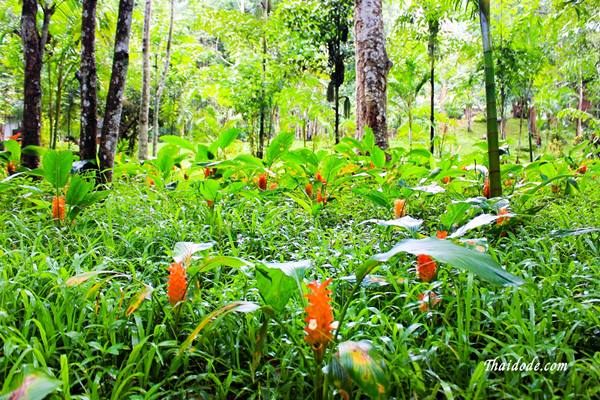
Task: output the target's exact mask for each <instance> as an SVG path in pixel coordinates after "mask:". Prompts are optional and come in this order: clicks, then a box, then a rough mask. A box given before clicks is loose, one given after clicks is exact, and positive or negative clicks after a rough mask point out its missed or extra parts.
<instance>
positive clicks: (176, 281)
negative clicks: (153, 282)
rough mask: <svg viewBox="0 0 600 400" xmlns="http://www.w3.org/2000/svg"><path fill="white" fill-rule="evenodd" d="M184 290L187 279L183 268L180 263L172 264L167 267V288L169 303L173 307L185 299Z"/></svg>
mask: <svg viewBox="0 0 600 400" xmlns="http://www.w3.org/2000/svg"><path fill="white" fill-rule="evenodd" d="M186 289H187V277H186V274H185V267H184V266H183V265H182V264H181V263H176V262H174V263H173V264H171V265H170V266H169V283H168V286H167V294H168V295H169V303H171V305H172V306H174V305H175V304H177V303H178V302H180V301H182V300H183V299H184V298H185V291H186Z"/></svg>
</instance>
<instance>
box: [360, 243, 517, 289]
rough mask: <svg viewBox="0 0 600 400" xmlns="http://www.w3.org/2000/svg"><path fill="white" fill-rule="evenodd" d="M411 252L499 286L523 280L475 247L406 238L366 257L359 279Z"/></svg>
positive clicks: (513, 284)
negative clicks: (473, 248) (375, 268)
mask: <svg viewBox="0 0 600 400" xmlns="http://www.w3.org/2000/svg"><path fill="white" fill-rule="evenodd" d="M402 252H405V253H410V254H413V255H415V256H416V255H419V254H426V255H428V256H431V257H434V258H436V259H437V260H438V261H441V262H443V263H446V264H448V265H451V266H453V267H456V268H460V269H464V270H466V271H469V272H472V273H474V274H476V275H479V277H481V278H482V279H484V280H486V281H488V282H490V283H493V284H498V285H505V286H509V285H512V286H517V285H522V284H523V283H524V281H523V280H522V279H521V278H519V277H517V276H514V275H512V274H510V273H508V272H506V271H505V270H504V269H502V267H501V266H500V265H499V264H498V263H497V262H496V261H494V260H493V259H492V258H491V257H490V256H489V255H487V254H481V253H479V252H477V251H475V250H470V249H466V248H464V247H461V246H459V245H456V244H454V243H452V241H450V240H439V239H433V238H426V239H420V240H417V239H406V240H403V241H401V242H400V243H398V244H397V245H396V246H394V247H393V248H392V249H391V250H390V251H388V252H386V253H381V254H376V255H374V256H373V257H371V258H370V259H369V260H367V261H366V262H365V263H364V264H363V265H362V266H361V267H360V268H359V271H358V273H357V277H358V278H359V279H362V278H364V276H365V275H367V274H368V273H369V272H370V271H371V270H372V269H373V268H374V267H375V266H377V265H378V264H380V263H384V262H387V261H389V260H390V259H391V258H392V257H394V256H396V255H397V254H399V253H402Z"/></svg>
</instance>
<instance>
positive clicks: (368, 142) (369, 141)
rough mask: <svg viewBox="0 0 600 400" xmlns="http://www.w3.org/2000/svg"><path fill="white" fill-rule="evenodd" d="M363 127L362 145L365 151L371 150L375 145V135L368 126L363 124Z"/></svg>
mask: <svg viewBox="0 0 600 400" xmlns="http://www.w3.org/2000/svg"><path fill="white" fill-rule="evenodd" d="M363 129H364V136H363V140H362V147H363V149H364V150H365V151H371V150H372V149H373V147H375V135H373V130H372V129H371V128H369V127H368V126H365V127H364V128H363Z"/></svg>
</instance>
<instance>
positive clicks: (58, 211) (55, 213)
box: [52, 196, 66, 221]
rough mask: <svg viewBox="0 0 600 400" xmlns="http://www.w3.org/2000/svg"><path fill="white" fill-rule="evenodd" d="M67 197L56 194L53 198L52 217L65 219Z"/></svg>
mask: <svg viewBox="0 0 600 400" xmlns="http://www.w3.org/2000/svg"><path fill="white" fill-rule="evenodd" d="M65 209H66V206H65V198H64V196H54V198H53V199H52V218H54V219H55V220H57V221H64V220H65Z"/></svg>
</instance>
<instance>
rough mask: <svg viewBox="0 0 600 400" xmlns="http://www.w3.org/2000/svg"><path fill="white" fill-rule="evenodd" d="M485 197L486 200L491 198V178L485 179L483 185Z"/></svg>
mask: <svg viewBox="0 0 600 400" xmlns="http://www.w3.org/2000/svg"><path fill="white" fill-rule="evenodd" d="M483 196H484V197H485V198H486V199H489V198H490V180H489V178H485V182H484V183H483Z"/></svg>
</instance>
